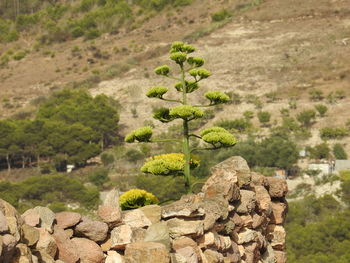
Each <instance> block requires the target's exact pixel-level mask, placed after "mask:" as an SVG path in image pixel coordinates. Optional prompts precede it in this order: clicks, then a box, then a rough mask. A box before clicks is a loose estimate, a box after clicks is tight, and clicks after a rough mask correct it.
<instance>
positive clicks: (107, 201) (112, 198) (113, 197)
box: [103, 189, 120, 208]
mask: <svg viewBox="0 0 350 263" xmlns="http://www.w3.org/2000/svg"><path fill="white" fill-rule="evenodd" d="M103 205H105V206H112V207H115V208H119V207H120V206H119V191H118V190H117V189H112V190H111V191H109V192H108V193H107V195H106V196H105V198H104V200H103Z"/></svg>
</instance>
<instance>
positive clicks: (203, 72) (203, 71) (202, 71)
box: [188, 68, 210, 79]
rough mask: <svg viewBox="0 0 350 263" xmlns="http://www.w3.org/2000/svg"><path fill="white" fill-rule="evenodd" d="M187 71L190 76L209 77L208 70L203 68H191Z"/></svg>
mask: <svg viewBox="0 0 350 263" xmlns="http://www.w3.org/2000/svg"><path fill="white" fill-rule="evenodd" d="M188 73H190V75H191V76H192V77H195V78H196V77H199V78H200V79H206V78H209V76H210V72H209V71H208V70H206V69H204V68H201V69H196V68H194V69H191V70H190V71H189V72H188Z"/></svg>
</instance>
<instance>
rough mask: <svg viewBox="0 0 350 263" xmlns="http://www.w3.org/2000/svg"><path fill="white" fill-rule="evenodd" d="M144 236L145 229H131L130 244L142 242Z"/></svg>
mask: <svg viewBox="0 0 350 263" xmlns="http://www.w3.org/2000/svg"><path fill="white" fill-rule="evenodd" d="M145 236H146V229H143V228H132V235H131V242H132V243H133V242H141V241H144V239H145Z"/></svg>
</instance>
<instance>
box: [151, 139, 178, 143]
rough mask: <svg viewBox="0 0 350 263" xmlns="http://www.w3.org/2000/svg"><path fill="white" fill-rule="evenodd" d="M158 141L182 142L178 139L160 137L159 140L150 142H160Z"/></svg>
mask: <svg viewBox="0 0 350 263" xmlns="http://www.w3.org/2000/svg"><path fill="white" fill-rule="evenodd" d="M158 142H182V141H181V140H177V139H159V140H152V141H149V142H148V143H158Z"/></svg>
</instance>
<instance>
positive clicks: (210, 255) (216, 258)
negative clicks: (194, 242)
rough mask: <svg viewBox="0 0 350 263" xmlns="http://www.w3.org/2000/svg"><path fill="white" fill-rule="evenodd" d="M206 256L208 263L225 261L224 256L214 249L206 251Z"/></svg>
mask: <svg viewBox="0 0 350 263" xmlns="http://www.w3.org/2000/svg"><path fill="white" fill-rule="evenodd" d="M204 256H205V259H206V260H207V262H208V263H222V262H223V261H224V256H223V255H222V254H220V253H219V252H217V251H215V250H212V249H206V250H205V251H204Z"/></svg>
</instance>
